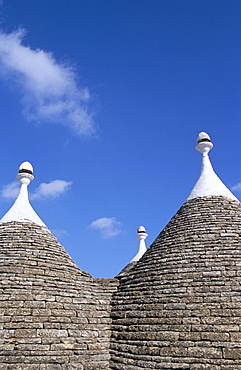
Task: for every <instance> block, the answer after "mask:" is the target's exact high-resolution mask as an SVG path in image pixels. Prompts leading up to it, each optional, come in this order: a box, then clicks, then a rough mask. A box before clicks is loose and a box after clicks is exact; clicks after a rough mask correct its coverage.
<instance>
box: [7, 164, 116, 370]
mask: <svg viewBox="0 0 241 370" xmlns="http://www.w3.org/2000/svg"><path fill="white" fill-rule="evenodd" d="M22 167H23V168H22ZM26 167H27V168H26ZM29 168H30V169H31V171H30V170H29ZM29 171H30V172H31V173H30V172H29ZM17 178H18V179H20V182H21V188H20V192H19V195H18V197H17V200H16V201H15V203H14V204H13V206H12V207H11V209H10V210H9V211H8V212H7V213H6V215H5V216H4V217H3V218H2V220H1V223H0V272H1V274H0V369H4V370H5V369H8V370H10V369H11V370H16V369H18V370H47V369H48V370H74V369H75V370H76V369H78V370H94V369H96V370H99V369H106V370H107V369H109V357H110V355H109V341H110V305H109V302H110V299H111V294H112V292H113V291H114V290H115V289H116V286H117V284H118V281H116V280H115V279H106V280H104V281H103V279H93V278H92V277H91V275H90V274H88V273H86V272H83V271H81V270H80V269H79V267H78V266H77V265H76V264H75V263H74V261H73V260H72V259H71V257H70V256H69V255H68V253H67V252H66V250H65V249H64V247H63V246H61V245H60V244H59V243H58V241H57V239H56V238H55V237H54V236H53V235H52V234H51V232H50V231H49V230H48V229H47V227H46V226H45V224H44V223H43V222H42V220H41V219H40V218H39V216H38V215H37V214H36V213H35V211H34V210H33V208H32V206H31V205H30V203H29V200H28V192H27V186H28V184H29V182H30V181H31V180H32V179H33V176H32V166H31V165H30V164H29V163H28V162H24V163H23V165H21V166H20V170H19V174H18V175H17Z"/></svg>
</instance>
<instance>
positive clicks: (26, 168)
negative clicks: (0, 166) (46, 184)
mask: <svg viewBox="0 0 241 370" xmlns="http://www.w3.org/2000/svg"><path fill="white" fill-rule="evenodd" d="M18 173H29V174H30V175H32V173H33V166H32V165H31V163H29V162H23V163H22V164H20V166H19V169H18Z"/></svg>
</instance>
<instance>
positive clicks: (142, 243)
mask: <svg viewBox="0 0 241 370" xmlns="http://www.w3.org/2000/svg"><path fill="white" fill-rule="evenodd" d="M136 237H137V238H138V239H139V241H140V243H139V249H138V252H137V254H136V255H135V257H134V258H132V260H131V261H130V263H131V262H137V261H139V259H140V258H141V257H142V256H143V254H144V253H145V252H146V243H145V239H146V238H147V237H148V234H147V233H146V229H145V228H144V226H139V227H138V229H137V235H136Z"/></svg>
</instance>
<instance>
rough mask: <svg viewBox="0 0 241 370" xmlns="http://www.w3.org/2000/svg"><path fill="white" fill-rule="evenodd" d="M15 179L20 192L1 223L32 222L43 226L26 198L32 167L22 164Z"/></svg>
mask: <svg viewBox="0 0 241 370" xmlns="http://www.w3.org/2000/svg"><path fill="white" fill-rule="evenodd" d="M16 178H17V179H18V180H19V182H20V185H21V186H20V190H19V194H18V197H17V199H16V200H15V202H14V204H13V206H12V207H11V208H10V210H9V211H8V212H7V213H6V214H5V215H4V216H3V218H2V219H1V221H0V222H1V223H4V222H10V221H21V222H33V223H35V224H37V225H40V226H44V227H46V225H45V224H44V222H43V221H42V220H41V219H40V217H39V216H38V215H37V213H36V212H35V211H34V209H33V208H32V206H31V204H30V202H29V198H28V185H29V184H30V182H31V181H33V179H34V176H33V166H32V165H31V163H29V162H23V163H22V164H21V165H20V166H19V171H18V174H17V176H16Z"/></svg>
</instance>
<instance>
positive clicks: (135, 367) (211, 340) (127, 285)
mask: <svg viewBox="0 0 241 370" xmlns="http://www.w3.org/2000/svg"><path fill="white" fill-rule="evenodd" d="M240 237H241V205H240V203H238V202H236V201H232V200H229V199H226V198H224V197H212V198H197V199H193V200H190V201H188V202H186V203H184V205H183V206H182V207H181V209H180V210H179V211H178V212H177V214H176V215H175V216H174V218H173V219H172V220H171V221H170V223H169V224H168V225H167V226H166V227H165V229H164V230H163V231H162V233H161V234H160V235H159V236H158V237H157V239H156V240H155V241H154V243H153V244H152V246H151V247H150V248H149V249H148V250H147V252H146V253H145V255H144V256H143V257H142V258H141V260H140V261H139V262H137V263H136V265H135V266H134V267H133V268H132V269H131V270H130V272H129V274H127V275H125V276H123V277H122V278H121V280H120V286H119V289H118V292H117V293H115V294H114V297H113V302H112V319H113V334H112V342H111V356H112V360H111V365H110V367H111V369H113V370H143V369H190V370H204V369H206V370H240V369H241V238H240Z"/></svg>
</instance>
